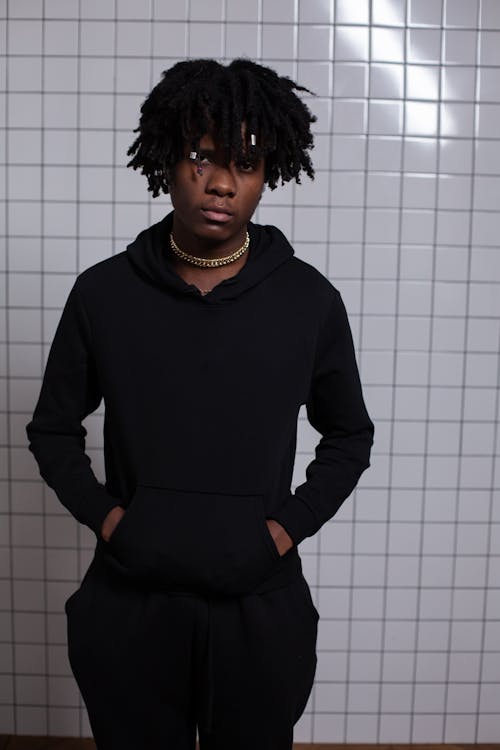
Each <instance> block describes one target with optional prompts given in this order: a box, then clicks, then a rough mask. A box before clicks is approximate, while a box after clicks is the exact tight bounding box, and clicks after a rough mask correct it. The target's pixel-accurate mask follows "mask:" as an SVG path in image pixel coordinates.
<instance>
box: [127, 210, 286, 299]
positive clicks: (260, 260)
mask: <svg viewBox="0 0 500 750" xmlns="http://www.w3.org/2000/svg"><path fill="white" fill-rule="evenodd" d="M173 217H174V212H173V211H171V212H170V213H169V214H167V215H166V216H165V217H164V218H163V219H162V220H161V221H159V222H157V223H156V224H153V225H152V226H150V227H148V228H147V229H145V230H144V231H142V232H140V234H138V235H137V237H136V239H135V240H134V241H133V242H131V243H130V245H128V246H127V250H126V252H127V257H128V259H129V261H130V263H131V264H132V266H133V267H134V269H135V270H136V271H137V272H138V273H140V274H141V275H142V276H144V277H145V278H146V279H148V280H149V281H150V282H151V283H152V284H154V285H155V286H159V287H161V288H163V289H167V290H169V291H170V292H171V293H173V294H180V295H183V294H187V295H191V296H192V297H195V298H197V299H199V301H200V304H208V305H211V304H214V303H225V302H230V301H231V300H233V299H235V298H236V297H239V296H240V295H241V294H243V293H244V292H245V291H246V290H247V289H250V288H251V287H253V286H255V284H258V283H259V282H260V281H262V280H263V279H265V278H266V277H267V276H269V274H271V273H272V272H273V271H274V270H275V269H276V268H278V267H279V266H281V265H282V264H283V263H285V262H286V261H288V260H290V259H291V258H292V256H293V255H294V250H293V247H292V246H291V245H290V243H289V242H288V240H287V239H286V237H285V235H284V234H283V233H282V232H281V231H280V230H279V229H277V227H273V226H261V225H259V224H254V223H252V222H249V223H248V233H249V235H250V245H249V248H248V251H247V252H248V258H247V262H246V263H245V265H244V266H243V267H242V268H241V269H240V270H239V271H238V273H237V274H236V275H235V276H232V277H230V278H227V279H224V280H223V281H221V282H219V283H218V284H217V285H216V286H215V287H214V288H213V289H212V291H211V292H209V293H208V294H205V295H202V294H201V292H200V291H199V290H198V288H197V287H196V286H195V285H194V284H188V283H187V282H186V281H184V279H183V278H181V276H179V274H178V273H177V272H176V271H175V270H174V267H173V264H172V262H171V260H170V258H169V254H168V247H169V235H170V232H171V230H172V225H173Z"/></svg>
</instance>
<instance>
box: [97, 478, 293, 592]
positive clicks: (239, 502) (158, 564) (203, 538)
mask: <svg viewBox="0 0 500 750" xmlns="http://www.w3.org/2000/svg"><path fill="white" fill-rule="evenodd" d="M108 544H109V549H110V551H111V553H112V555H113V556H114V557H115V558H116V559H117V560H118V562H119V563H120V565H121V566H122V567H123V568H124V569H125V572H126V573H128V574H129V575H131V576H132V577H134V578H139V579H145V580H148V581H151V582H161V583H162V584H166V585H167V586H170V587H172V588H173V589H179V588H183V589H189V590H193V591H198V592H202V593H203V592H206V593H209V592H211V593H221V594H244V593H249V592H251V591H252V590H253V589H254V588H255V587H256V586H257V585H258V584H259V583H261V582H262V581H263V580H264V579H265V578H266V577H267V575H269V574H270V572H271V570H272V568H273V567H274V565H276V563H277V562H278V560H279V559H280V555H279V552H278V550H277V547H276V545H275V543H274V540H273V538H272V536H271V533H270V532H269V529H268V527H267V524H266V520H265V511H264V498H263V495H261V494H233V493H231V494H229V493H223V492H198V491H191V490H184V489H182V490H181V489H174V488H171V487H165V486H160V485H158V484H154V483H147V482H141V483H139V484H137V487H136V490H135V493H134V495H133V497H132V501H131V503H130V505H129V507H128V508H127V510H126V512H125V515H124V516H123V517H122V520H121V521H120V522H119V523H118V525H117V526H116V528H115V530H114V532H113V534H112V535H111V538H110V540H109V542H108Z"/></svg>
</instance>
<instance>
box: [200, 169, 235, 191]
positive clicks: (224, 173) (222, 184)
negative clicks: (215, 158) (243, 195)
mask: <svg viewBox="0 0 500 750" xmlns="http://www.w3.org/2000/svg"><path fill="white" fill-rule="evenodd" d="M205 189H206V191H207V193H211V194H212V195H219V196H221V197H222V196H226V195H228V196H230V197H232V196H234V194H235V193H236V182H235V179H234V175H233V173H232V170H231V167H230V166H225V165H223V164H214V165H212V167H211V169H210V175H209V178H208V180H207V183H206V187H205Z"/></svg>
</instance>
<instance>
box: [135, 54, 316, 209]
mask: <svg viewBox="0 0 500 750" xmlns="http://www.w3.org/2000/svg"><path fill="white" fill-rule="evenodd" d="M294 90H296V91H306V92H307V93H309V94H313V92H312V91H309V89H307V88H305V87H304V86H299V85H298V84H297V83H295V81H292V80H291V79H290V78H289V77H288V76H279V75H278V74H277V73H276V71H274V70H272V69H271V68H268V67H265V66H264V65H259V64H258V63H255V62H253V61H251V60H248V59H246V58H237V59H235V60H233V61H232V62H231V63H230V64H229V65H227V66H226V65H222V64H221V63H218V62H217V61H216V60H210V59H200V60H185V61H182V62H178V63H176V64H175V65H174V66H173V67H172V68H169V69H168V70H164V71H163V73H162V79H161V80H160V82H159V83H158V84H157V85H156V86H155V87H154V88H153V90H152V91H151V93H150V94H149V95H148V96H147V98H146V99H145V101H144V103H143V104H142V106H141V117H140V120H139V126H138V127H137V128H136V129H135V130H134V131H133V132H134V133H137V132H138V133H139V135H138V136H137V138H136V139H135V141H134V143H133V144H132V145H131V146H130V148H129V149H128V151H127V155H128V156H130V155H131V154H135V156H134V157H133V159H131V160H130V161H129V163H128V164H127V167H133V169H138V168H140V167H142V169H141V174H144V175H146V177H147V179H148V190H150V191H152V193H153V198H156V197H157V196H158V195H159V194H160V192H161V191H163V192H164V193H168V191H169V170H170V169H171V168H172V167H173V166H174V165H175V164H177V163H178V162H179V161H180V160H181V159H182V158H183V157H184V156H185V148H186V144H191V146H192V150H194V151H198V147H199V141H200V139H201V138H202V137H203V135H205V133H208V132H212V133H214V134H215V135H216V137H217V139H218V141H219V142H220V143H222V144H223V145H224V146H227V148H228V149H229V150H230V154H231V157H232V158H234V159H235V160H244V161H248V160H249V157H250V159H255V160H258V159H259V158H260V157H264V160H265V177H264V181H265V182H266V183H267V184H268V185H269V187H270V188H271V190H273V189H274V188H275V187H276V185H277V183H278V180H279V179H280V178H281V184H282V185H283V184H284V183H285V182H288V181H289V180H291V179H292V178H295V180H296V182H298V183H300V172H301V171H302V170H303V171H304V172H305V173H306V174H307V175H308V176H309V177H310V178H311V179H314V169H313V166H312V163H311V159H310V157H309V154H308V153H307V151H308V149H312V148H313V147H314V143H313V136H312V133H311V129H310V125H311V123H313V122H316V120H317V118H316V116H315V115H313V114H312V112H311V111H310V110H309V108H308V107H307V106H306V104H304V102H303V101H302V100H301V99H299V97H298V96H297V94H295V93H294ZM243 121H245V122H246V125H247V127H246V140H247V144H245V143H244V142H243V137H242V133H241V124H242V122H243ZM251 133H255V135H256V143H255V144H253V143H251V142H250V145H248V141H249V139H250V134H251Z"/></svg>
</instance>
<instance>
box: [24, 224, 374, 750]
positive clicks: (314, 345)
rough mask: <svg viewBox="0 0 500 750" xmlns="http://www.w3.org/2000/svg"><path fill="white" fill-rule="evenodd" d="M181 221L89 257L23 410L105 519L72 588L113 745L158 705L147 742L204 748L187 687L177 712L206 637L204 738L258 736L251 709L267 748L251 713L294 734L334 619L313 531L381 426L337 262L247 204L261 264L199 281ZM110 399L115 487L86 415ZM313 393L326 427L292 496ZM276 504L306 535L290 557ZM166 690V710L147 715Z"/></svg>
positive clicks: (276, 730)
mask: <svg viewBox="0 0 500 750" xmlns="http://www.w3.org/2000/svg"><path fill="white" fill-rule="evenodd" d="M172 220H173V212H172V213H170V214H169V215H167V216H166V217H165V218H164V219H162V220H161V221H160V222H158V223H157V224H155V225H153V226H151V227H149V228H148V229H146V230H144V231H143V232H141V233H140V234H139V235H138V237H137V238H136V240H135V241H134V242H132V243H131V244H130V245H129V246H128V247H127V250H126V251H124V252H121V253H118V254H117V255H115V256H113V257H111V258H108V259H106V260H103V261H101V262H99V263H97V264H95V265H94V266H92V267H90V268H88V269H87V270H85V271H83V272H82V273H80V274H79V276H78V277H77V279H76V281H75V283H74V285H73V288H72V289H71V292H70V294H69V296H68V299H67V301H66V304H65V306H64V310H63V313H62V316H61V320H60V322H59V325H58V327H57V330H56V333H55V336H54V340H53V343H52V347H51V349H50V353H49V357H48V361H47V366H46V369H45V374H44V378H43V383H42V388H41V392H40V396H39V399H38V403H37V405H36V408H35V411H34V414H33V418H32V420H31V422H29V424H28V425H27V426H26V431H27V435H28V438H29V448H30V450H31V451H32V453H33V454H34V456H35V458H36V460H37V462H38V464H39V468H40V474H41V476H42V477H43V479H44V480H45V481H46V482H47V484H48V485H49V486H50V487H52V488H53V489H54V491H55V492H56V494H57V496H58V498H59V499H60V501H61V502H62V504H63V505H65V506H66V508H67V509H68V510H69V511H70V512H71V513H72V514H73V516H74V517H75V518H76V519H77V520H78V521H80V522H82V523H84V524H87V525H88V526H89V527H90V528H91V529H93V530H94V532H95V534H96V537H97V543H96V548H95V555H94V559H93V561H92V563H91V565H90V568H89V569H88V571H87V574H86V578H85V579H84V581H83V582H82V585H81V586H80V588H79V589H78V590H77V591H76V592H75V594H73V595H72V596H71V597H70V598H69V599H68V601H67V603H66V606H67V615H68V628H69V629H68V644H69V653H70V659H71V664H72V668H73V671H74V674H75V677H76V679H77V682H78V684H79V687H80V690H81V692H82V695H83V697H84V700H85V703H86V705H87V708H88V712H89V718H90V721H91V725H92V727H93V731H94V732H95V736H96V740H97V742H98V747H99V750H114V749H115V747H120V748H121V750H126V748H127V745H126V744H123V743H125V741H126V737H130V738H133V739H134V741H135V739H136V738H137V736H138V735H137V732H138V731H139V729H138V727H139V725H141V726H142V728H143V730H144V727H145V726H148V723H147V722H143V721H142V719H145V717H146V715H147V716H148V717H149V719H148V721H150V722H151V724H150V726H151V742H150V744H148V742H149V740H147V739H143V741H142V745H141V746H143V747H145V748H146V747H150V746H151V747H155V742H157V741H159V739H162V740H163V739H165V738H166V734H165V733H166V732H168V733H169V734H168V738H169V739H170V740H173V739H175V742H174V743H173V745H172V746H176V747H179V748H183V747H186V750H188V748H190V747H191V744H192V728H190V727H191V724H190V723H189V722H190V719H189V718H187V717H188V715H189V716H191V713H190V712H191V704H189V708H188V707H187V706H185V709H186V713H185V714H183V713H182V712H181V714H182V715H181V714H179V713H178V712H177V714H176V713H175V712H176V711H177V709H178V705H177V704H176V701H183V700H184V699H185V696H186V695H188V693H189V692H190V690H194V689H195V688H193V687H191V688H189V689H188V687H187V686H188V684H191V683H188V682H186V680H188V679H189V680H190V679H191V677H189V676H188V675H187V674H186V673H185V669H186V664H190V663H191V660H192V664H193V669H195V670H197V669H198V668H200V669H201V667H199V664H201V663H205V662H203V660H202V661H200V659H199V656H198V654H199V648H200V646H199V644H200V643H201V642H202V641H203V642H205V641H206V649H205V652H204V654H205V655H204V657H203V659H205V660H206V668H205V667H203V669H204V672H203V674H204V675H205V676H204V678H203V679H204V682H203V681H202V683H201V684H202V687H200V690H201V691H202V692H201V693H200V695H201V696H202V698H201V703H200V704H199V705H198V706H197V707H196V708H195V709H193V710H195V711H198V712H201V721H202V724H200V731H201V732H203V733H205V734H203V736H204V737H207V736H211V735H210V733H211V732H215V736H216V737H218V741H217V742H218V744H217V750H221V749H222V750H223V748H226V746H227V747H228V748H229V746H230V745H231V739H232V740H233V745H232V747H239V748H240V749H241V750H243V748H244V747H246V745H244V744H243V740H241V741H240V739H238V737H239V735H238V733H237V722H238V721H239V722H241V721H243V722H246V728H247V729H248V730H249V731H248V732H247V734H249V736H250V737H252V739H253V740H255V741H254V742H253V744H252V747H255V746H257V744H258V743H257V741H256V736H255V735H253V734H252V733H251V732H250V727H249V726H248V724H249V722H250V723H251V722H255V724H252V727H255V731H257V730H259V732H260V733H261V732H262V731H263V729H265V731H266V732H267V735H266V736H269V737H270V738H274V744H270V745H269V747H270V748H271V747H273V750H288V748H289V747H290V748H291V746H292V745H291V742H292V740H291V733H292V732H291V729H292V726H293V724H294V723H295V722H296V721H297V720H298V718H299V717H300V714H301V713H302V711H303V709H304V707H305V703H306V701H307V698H308V696H309V692H310V690H311V687H312V681H313V678H314V669H315V665H316V657H315V654H314V648H315V642H316V626H317V618H316V617H314V608H312V602H311V598H310V593H309V588H308V586H307V582H306V581H305V579H304V578H303V575H302V566H301V559H300V556H299V553H298V550H297V545H298V544H299V543H300V542H301V541H302V540H303V539H304V538H305V537H308V536H312V535H314V534H315V533H316V532H317V531H318V530H319V529H320V528H321V526H322V525H323V524H324V523H325V522H326V521H328V520H329V519H330V518H332V516H333V515H334V514H335V513H336V511H337V510H338V508H339V507H340V506H341V504H342V503H343V501H344V500H345V499H346V498H347V497H348V495H349V494H350V493H351V492H352V490H353V489H354V487H355V486H356V483H357V482H358V479H359V477H360V475H361V473H362V472H363V471H364V470H365V469H366V468H367V467H368V466H369V455H370V449H371V445H372V440H373V431H374V428H373V424H372V422H371V420H370V418H369V416H368V414H367V411H366V408H365V405H364V401H363V397H362V392H361V385H360V381H359V375H358V369H357V366H356V360H355V356H354V348H353V342H352V337H351V332H350V328H349V324H348V320H347V315H346V311H345V307H344V305H343V302H342V300H341V297H340V294H339V292H338V291H337V290H336V289H335V288H334V287H333V286H332V284H331V283H330V282H329V281H328V279H326V278H325V277H324V276H323V275H322V274H321V273H320V272H319V271H317V270H316V269H315V268H314V267H313V266H311V265H309V264H308V263H305V262H304V261H302V260H300V259H298V258H297V257H295V255H294V251H293V249H292V247H291V246H290V244H289V243H288V241H287V240H286V239H285V237H284V236H283V234H282V233H281V232H280V231H279V230H278V229H276V228H275V227H272V226H259V225H257V224H253V223H249V225H248V231H249V234H250V247H249V251H248V252H249V256H248V258H247V261H246V263H245V265H244V266H243V267H242V268H241V269H240V270H239V271H238V273H237V274H235V275H234V276H233V277H232V278H227V279H225V280H224V281H222V282H220V283H219V284H217V285H216V286H215V287H214V289H213V290H212V291H211V292H209V293H208V294H206V295H202V294H201V293H200V291H199V290H198V289H197V287H196V286H194V285H193V284H188V283H186V282H185V281H184V280H183V279H182V278H181V277H180V276H179V275H178V274H177V273H176V272H175V270H174V267H173V265H172V262H171V259H170V257H169V249H168V238H169V233H170V230H171V228H172ZM102 398H104V404H105V418H104V460H105V473H106V482H105V484H101V483H100V482H99V481H98V480H97V478H96V476H95V474H94V472H93V470H92V468H91V463H90V459H89V457H88V456H87V455H86V453H85V436H86V434H87V432H86V430H85V428H84V427H83V426H82V420H83V419H84V418H85V417H86V416H87V415H88V414H90V413H91V412H93V411H95V409H97V407H98V406H99V404H100V402H101V399H102ZM302 404H305V405H306V409H307V416H308V418H309V421H310V422H311V424H312V425H313V427H314V428H316V430H318V432H319V433H321V439H320V440H319V443H318V445H317V447H316V455H315V458H314V460H312V461H311V462H310V463H309V465H308V466H307V469H306V481H305V482H303V483H302V484H300V485H299V486H298V487H297V488H296V490H295V493H292V492H291V491H290V486H291V481H292V471H293V465H294V459H295V449H296V436H297V417H298V412H299V409H300V407H301V405H302ZM115 505H123V506H124V507H126V508H127V510H126V513H125V515H124V516H123V518H122V519H121V521H120V522H119V523H118V525H117V526H116V529H115V530H114V532H113V534H112V535H111V538H110V541H109V542H105V541H104V540H103V539H102V538H101V536H100V529H101V525H102V522H103V520H104V518H105V517H106V515H107V513H108V512H109V511H110V510H111V508H113V507H114V506H115ZM267 518H274V519H276V520H277V521H278V522H279V523H280V524H281V525H282V526H283V527H284V528H285V529H286V531H287V532H288V534H289V535H290V537H291V538H292V540H293V541H294V546H293V547H292V548H291V549H290V550H288V552H287V553H286V554H284V555H283V556H280V554H279V552H278V549H277V547H276V544H275V542H274V540H273V538H272V536H271V533H270V531H269V529H268V527H267V524H266V519H267ZM207 607H208V615H209V619H208V625H207V626H206V628H207V630H206V631H203V630H202V631H201V632H202V636H200V638H201V641H198V640H196V639H197V636H193V640H191V632H192V628H193V627H195V626H194V625H193V622H194V620H193V618H194V617H195V613H196V612H198V614H197V615H196V617H201V614H200V612H203V611H205V612H206V608H207ZM183 608H184V609H183ZM200 608H201V609H200ZM204 608H205V609H204ZM316 614H317V613H316ZM212 617H213V618H214V620H213V621H212ZM197 622H198V625H196V627H201V626H200V625H199V622H200V621H199V620H198V621H197ZM203 627H205V626H203ZM203 633H205V635H203ZM156 654H159V657H158V659H159V661H158V664H157V668H156V672H155V671H154V669H153V670H152V672H153V673H154V682H153V683H151V680H150V681H149V683H148V677H147V674H149V672H148V673H146V671H145V670H146V665H147V666H149V667H150V666H151V664H153V667H154V666H155V664H156ZM127 655H128V656H127ZM176 659H178V660H180V661H177V662H176V661H175V660H176ZM107 660H109V666H108V661H107ZM172 660H174V661H173V662H172ZM170 670H172V672H170ZM179 670H180V671H179ZM183 670H184V672H183ZM240 670H243V672H240ZM182 675H184V678H182ZM183 679H184V682H183ZM193 680H194V682H193V683H192V685H198V684H199V683H198V682H197V680H196V678H193ZM242 683H244V686H245V689H244V690H243V692H242V693H238V690H239V689H240V686H241V685H242ZM146 685H149V687H146ZM172 691H173V692H172ZM184 691H187V692H184ZM134 696H135V698H137V705H138V706H140V708H139V707H138V708H137V717H139V718H138V722H139V723H138V724H137V725H134V724H133V710H132V706H133V705H135V704H134ZM141 700H142V703H141ZM131 701H132V703H131ZM224 701H225V702H226V703H225V704H224ZM228 704H229V705H228ZM176 705H177V708H176ZM224 705H225V709H221V706H224ZM103 706H104V710H105V712H106V707H108V706H109V714H108V715H107V719H106V717H105V716H104V715H103V713H102V711H103ZM155 706H156V707H157V708H158V716H159V717H161V716H162V715H163V716H167V715H168V716H169V717H170V718H169V719H168V720H166V724H161V726H160V725H158V726H157V725H156V724H155V721H154V720H153V719H152V718H151V714H150V713H148V711H149V708H148V707H152V710H153V709H154V707H155ZM162 711H163V714H162ZM167 712H169V713H168V714H167ZM141 717H142V719H141ZM176 717H177V718H176ZM177 720H179V722H180V723H176V722H177ZM107 721H108V723H109V727H110V728H114V730H113V731H114V732H115V734H113V736H110V735H109V731H110V730H109V729H107V728H106V722H107ZM157 721H158V718H157ZM234 722H236V723H234ZM273 722H274V723H273ZM148 731H149V730H148ZM179 733H180V734H179ZM153 735H154V736H153ZM118 736H119V737H120V738H121V743H120V742H118V741H117V740H116V737H118ZM201 736H202V735H200V740H201ZM237 739H238V741H237V742H236V740H237ZM261 740H262V736H261ZM269 741H270V742H271V740H269ZM176 742H177V744H176ZM204 742H205V748H207V750H210V744H209V743H210V742H211V740H210V739H205V741H204ZM225 743H227V744H225ZM159 744H161V743H160V742H157V745H156V746H159ZM133 745H134V742H132V745H130V746H133ZM137 746H139V745H138V744H137V743H136V744H135V747H137ZM165 746H166V745H165ZM260 746H261V747H263V745H262V744H260ZM248 747H250V745H249V746H248Z"/></svg>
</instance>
